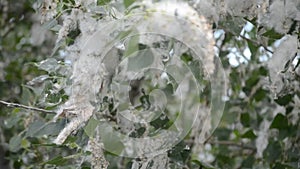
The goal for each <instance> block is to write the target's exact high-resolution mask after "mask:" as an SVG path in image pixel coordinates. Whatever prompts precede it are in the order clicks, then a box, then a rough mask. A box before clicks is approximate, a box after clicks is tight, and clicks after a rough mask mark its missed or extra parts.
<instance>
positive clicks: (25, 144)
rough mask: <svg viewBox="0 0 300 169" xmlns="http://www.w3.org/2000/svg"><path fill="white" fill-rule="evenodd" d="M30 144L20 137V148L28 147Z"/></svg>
mask: <svg viewBox="0 0 300 169" xmlns="http://www.w3.org/2000/svg"><path fill="white" fill-rule="evenodd" d="M30 145H31V144H30V142H29V141H28V140H27V139H22V141H21V146H22V148H28V147H30Z"/></svg>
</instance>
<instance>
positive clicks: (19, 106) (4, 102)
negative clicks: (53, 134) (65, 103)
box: [0, 100, 56, 114]
mask: <svg viewBox="0 0 300 169" xmlns="http://www.w3.org/2000/svg"><path fill="white" fill-rule="evenodd" d="M0 103H1V104H3V105H6V106H7V107H17V108H22V109H27V110H33V111H38V112H43V113H52V114H56V112H55V111H52V110H45V109H41V108H36V107H30V106H26V105H22V104H17V103H9V102H6V101H3V100H0Z"/></svg>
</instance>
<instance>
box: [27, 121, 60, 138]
mask: <svg viewBox="0 0 300 169" xmlns="http://www.w3.org/2000/svg"><path fill="white" fill-rule="evenodd" d="M64 126H65V122H64V121H63V120H60V121H58V122H56V123H45V122H43V121H35V122H33V123H32V124H30V125H29V127H28V129H27V132H26V137H41V136H44V135H47V136H53V135H58V133H59V132H60V131H61V130H62V129H63V128H64Z"/></svg>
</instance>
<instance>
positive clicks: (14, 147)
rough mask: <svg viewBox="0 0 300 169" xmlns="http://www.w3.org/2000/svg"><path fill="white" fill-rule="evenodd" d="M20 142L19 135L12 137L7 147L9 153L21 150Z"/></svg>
mask: <svg viewBox="0 0 300 169" xmlns="http://www.w3.org/2000/svg"><path fill="white" fill-rule="evenodd" d="M21 141H22V138H21V136H19V135H15V136H13V137H12V138H11V139H10V140H9V145H8V148H9V150H10V151H11V152H17V151H19V150H20V149H21Z"/></svg>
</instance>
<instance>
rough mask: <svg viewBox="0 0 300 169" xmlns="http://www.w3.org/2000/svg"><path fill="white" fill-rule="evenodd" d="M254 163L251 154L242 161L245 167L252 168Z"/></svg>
mask: <svg viewBox="0 0 300 169" xmlns="http://www.w3.org/2000/svg"><path fill="white" fill-rule="evenodd" d="M254 163H255V158H254V157H253V156H249V157H247V158H246V159H245V160H244V161H243V162H242V167H243V168H245V169H246V168H253V164H254Z"/></svg>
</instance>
